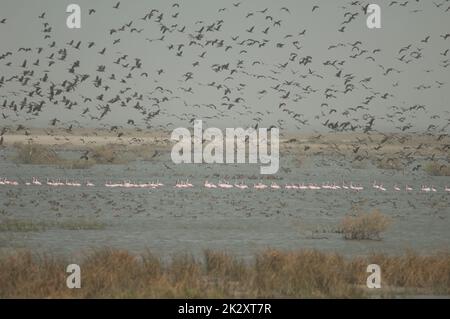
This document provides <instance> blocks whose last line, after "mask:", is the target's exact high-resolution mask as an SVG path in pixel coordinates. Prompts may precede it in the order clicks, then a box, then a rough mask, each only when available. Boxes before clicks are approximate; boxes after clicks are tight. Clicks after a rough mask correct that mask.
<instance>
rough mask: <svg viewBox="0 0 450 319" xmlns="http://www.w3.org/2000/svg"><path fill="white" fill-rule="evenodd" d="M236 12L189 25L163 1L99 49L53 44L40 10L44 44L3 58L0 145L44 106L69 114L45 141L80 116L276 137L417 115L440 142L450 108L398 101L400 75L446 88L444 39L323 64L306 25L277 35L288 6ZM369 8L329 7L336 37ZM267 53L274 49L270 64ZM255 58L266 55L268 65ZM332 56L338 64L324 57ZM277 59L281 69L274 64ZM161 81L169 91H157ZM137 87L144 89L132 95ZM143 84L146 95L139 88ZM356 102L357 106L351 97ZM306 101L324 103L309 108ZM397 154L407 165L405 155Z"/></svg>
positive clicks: (413, 10) (351, 46)
mask: <svg viewBox="0 0 450 319" xmlns="http://www.w3.org/2000/svg"><path fill="white" fill-rule="evenodd" d="M423 2H424V1H419V0H409V1H391V2H390V3H389V5H388V7H389V8H390V9H392V10H394V9H395V10H407V11H404V12H405V14H420V13H421V12H422V11H423V10H422V8H421V6H422V5H423ZM254 4H255V6H256V5H257V4H258V3H257V2H255V3H254ZM245 5H246V2H236V3H231V4H230V6H227V7H224V8H218V10H217V12H216V14H214V15H211V14H208V16H207V17H203V18H204V19H199V20H197V21H190V22H189V23H184V22H182V21H184V20H183V19H181V16H182V15H183V10H182V8H181V6H182V5H181V4H179V3H173V4H172V5H169V8H168V9H167V10H165V11H163V10H160V9H156V8H153V9H148V11H147V12H142V13H141V16H139V17H137V18H135V19H132V20H130V21H128V22H126V23H124V24H119V25H117V26H114V27H111V28H109V29H108V30H106V33H107V36H106V37H105V39H106V40H104V41H106V43H97V42H96V41H93V40H88V39H86V40H74V39H72V40H68V41H64V42H62V41H60V40H57V39H56V38H55V36H54V29H55V25H52V24H51V22H50V20H49V19H48V16H47V12H42V13H41V14H38V15H37V16H36V18H37V19H38V21H39V23H40V26H41V30H40V36H41V37H42V42H41V45H40V46H38V47H20V48H18V49H16V50H6V51H4V52H0V63H1V64H0V70H1V74H0V105H1V110H2V111H1V112H2V117H1V120H2V121H3V122H6V123H7V124H8V125H6V126H4V127H3V129H2V130H1V140H0V144H1V143H2V142H3V135H4V134H5V133H6V132H9V131H12V132H24V133H25V134H26V135H30V133H29V131H28V128H27V127H26V123H33V121H34V120H36V119H38V118H39V117H40V116H42V114H43V113H45V111H46V110H47V109H49V110H53V111H56V110H57V114H64V112H68V114H70V118H71V120H69V121H66V120H64V119H63V117H60V118H58V117H53V118H52V119H50V121H49V123H48V124H49V125H48V126H49V129H50V133H49V134H52V133H51V132H52V131H51V129H52V128H61V127H62V128H64V129H65V130H66V131H67V133H70V132H71V131H72V129H74V128H76V127H83V123H82V120H83V121H84V120H87V121H88V122H90V123H97V126H100V127H104V128H107V129H108V130H109V131H111V132H113V133H114V134H117V136H118V137H119V138H120V137H122V136H123V135H124V134H125V133H124V131H125V129H127V128H132V127H134V128H137V129H141V128H142V127H145V128H146V129H167V128H169V127H173V126H174V123H172V122H171V121H173V120H174V119H177V120H179V121H183V122H185V123H190V124H192V123H193V121H194V120H195V119H198V118H202V119H203V120H206V121H207V120H214V119H217V120H223V121H224V122H227V121H230V122H231V121H232V122H233V123H234V122H235V121H236V120H237V119H245V121H247V122H248V123H250V125H249V126H251V127H254V128H258V127H259V126H260V125H262V123H265V121H271V124H270V125H271V127H272V126H275V127H278V128H280V130H282V129H283V128H284V127H287V126H288V124H289V123H290V124H289V125H294V127H295V128H297V129H304V128H308V127H310V126H311V125H312V123H313V122H317V123H320V125H321V127H322V128H324V129H325V130H326V131H331V132H363V133H372V132H377V123H383V124H385V123H390V124H391V125H392V127H393V128H394V129H395V130H397V131H399V132H403V133H412V132H414V131H415V130H416V126H415V121H416V120H418V119H420V120H421V121H424V120H428V121H429V125H428V127H427V128H426V130H425V133H428V134H430V135H434V136H436V139H437V141H441V140H442V139H444V138H446V137H448V132H449V127H450V111H449V110H444V111H443V112H440V113H433V112H432V110H431V108H429V107H428V106H427V105H423V104H414V105H404V104H405V103H404V101H402V93H401V92H400V91H401V90H402V89H401V86H402V83H401V81H400V80H399V79H400V78H401V74H402V73H403V72H404V71H405V69H407V68H412V67H415V68H418V69H420V68H422V72H423V74H426V75H427V78H428V79H430V78H433V79H434V80H430V81H429V80H424V82H423V83H422V84H420V85H417V86H414V87H413V88H410V89H412V90H416V91H420V92H422V91H424V92H425V91H427V90H430V89H434V90H440V92H444V91H445V90H447V85H448V84H447V83H446V82H444V81H443V80H439V79H440V76H444V78H448V74H449V73H448V72H449V71H448V70H449V68H448V67H449V66H450V54H449V52H450V51H449V50H450V49H449V47H450V46H449V43H450V33H448V32H445V31H443V32H442V33H440V34H432V35H428V34H425V35H423V37H420V38H417V40H416V41H415V42H412V43H407V44H405V45H399V47H398V48H391V49H390V50H391V51H393V52H385V51H387V49H384V48H383V49H381V48H375V47H373V43H364V40H359V39H353V40H352V41H348V40H345V41H341V42H339V41H338V40H337V41H336V42H335V43H329V45H328V48H327V52H326V53H328V56H329V58H328V59H325V60H318V59H317V58H316V56H315V55H314V54H311V53H309V52H308V47H307V45H305V44H304V43H305V41H306V39H307V37H308V35H309V33H310V31H309V30H308V29H306V28H301V29H300V30H295V31H294V30H292V29H289V30H287V31H286V30H285V29H284V26H285V25H286V24H288V23H287V21H288V20H289V19H296V17H295V12H293V10H291V9H290V8H288V7H286V6H282V7H272V8H267V7H266V8H254V9H253V10H248V11H247V10H244V9H243V7H244V6H245ZM367 6H368V3H366V2H364V1H359V0H355V1H349V2H347V3H345V5H343V6H338V7H339V8H340V9H341V10H342V21H341V24H340V25H338V26H337V28H336V30H334V31H335V32H337V34H336V39H339V38H340V35H342V37H341V38H345V37H344V35H345V34H347V32H348V30H349V29H350V28H356V27H358V28H364V27H365V18H366V10H367ZM122 9H123V10H122ZM428 9H429V8H428ZM432 9H433V10H436V14H442V15H447V14H448V13H450V1H449V0H443V1H441V2H437V3H436V2H433V5H432ZM104 10H106V11H109V10H113V12H114V10H119V11H124V13H125V11H126V8H124V4H121V3H120V2H117V3H115V4H114V5H112V6H111V7H110V8H104ZM309 10H310V14H312V15H317V16H318V17H319V16H320V12H321V7H320V5H314V6H313V7H312V8H310V9H309ZM97 11H100V9H98V8H89V10H88V17H87V19H96V17H95V16H96V15H98V14H100V12H97ZM108 13H109V12H105V14H108ZM230 15H231V16H230ZM239 19H242V20H243V21H242V24H243V25H245V27H243V28H242V29H241V30H240V31H239V32H236V33H235V34H233V35H231V36H230V35H228V33H229V32H228V33H227V32H225V31H224V30H225V29H226V28H227V27H229V26H230V25H231V26H233V25H234V24H237V23H240V21H241V20H239ZM7 24H8V19H7V18H2V19H1V18H0V27H3V28H4V27H7ZM355 24H358V25H355ZM298 25H301V22H299V23H298ZM228 30H229V29H228ZM330 31H332V30H330ZM447 31H448V30H447ZM324 32H325V31H324ZM150 34H151V35H152V36H149V35H150ZM319 40H320V39H319ZM319 40H317V41H319ZM127 41H137V42H139V43H141V42H144V43H147V44H148V46H149V47H150V49H153V48H155V49H156V47H158V48H160V49H162V50H165V52H166V58H167V60H169V62H168V63H167V65H166V66H158V65H157V63H156V62H155V63H154V65H147V64H146V63H145V62H144V60H145V59H144V58H142V57H139V56H136V55H135V53H136V52H135V51H133V50H130V51H126V50H127V48H128V47H129V45H128V43H129V42H127ZM124 42H126V43H125V44H124ZM431 48H439V53H438V55H437V56H432V57H431V58H432V60H433V61H435V63H434V64H433V65H432V67H433V68H430V65H429V64H425V62H424V61H425V56H426V55H427V54H431V53H430V49H431ZM273 50H275V51H273ZM272 52H278V53H277V54H276V56H275V55H273V54H271V53H272ZM82 53H86V54H89V56H91V57H92V61H100V64H98V65H97V66H96V68H95V69H89V68H86V66H85V65H86V64H88V63H87V61H83V60H82V59H79V57H80V56H81V54H82ZM391 53H393V54H391ZM264 54H266V55H267V54H269V55H270V57H269V59H270V60H269V59H267V57H265V58H264ZM336 56H342V57H345V58H341V59H339V58H333V57H336ZM386 56H389V57H390V60H389V61H390V62H389V63H390V64H386V63H384V64H382V63H381V62H380V61H381V60H383V59H385V57H386ZM427 58H429V57H427ZM277 59H279V60H280V61H277V62H276V60H277ZM171 64H172V65H183V66H190V69H191V70H190V71H187V72H184V71H183V72H180V73H181V74H173V72H170V73H169V74H167V75H166V72H168V71H167V68H169V67H170V65H171ZM354 65H369V66H370V68H371V69H370V70H373V71H370V72H371V74H368V73H367V72H364V74H362V72H361V73H357V72H350V71H349V70H350V69H352V67H353V66H354ZM424 68H425V69H424ZM180 69H183V68H180ZM61 74H63V76H61ZM434 74H435V76H434ZM167 77H169V78H170V79H171V81H172V84H171V85H166V82H167V81H168V80H167ZM142 83H144V84H145V86H146V87H147V90H141V89H140V88H139V86H140V85H142ZM150 85H152V86H153V87H152V88H151V90H148V88H149V86H150ZM255 85H257V86H260V87H259V88H257V89H254V88H253V86H255ZM385 85H387V87H389V89H386V88H385V87H384V86H385ZM204 90H207V91H206V92H208V94H205V91H204ZM403 94H404V93H403ZM360 95H361V96H362V99H361V100H359V101H358V100H357V99H358V97H359V96H360ZM202 96H214V98H213V100H212V101H209V102H208V103H200V102H196V101H200V100H202V99H203V98H202ZM268 97H275V98H276V99H277V100H278V102H277V103H276V105H274V106H273V107H272V108H271V109H270V110H265V109H264V108H261V109H259V106H257V105H255V104H256V103H259V104H264V101H265V98H268ZM252 98H255V99H256V103H255V102H253V101H251V99H252ZM314 98H318V99H319V100H321V103H320V104H319V105H308V104H309V102H308V101H310V100H314ZM344 98H346V99H349V100H350V101H352V103H353V105H350V106H348V107H342V104H344V103H347V102H345V101H348V100H344ZM175 103H181V105H183V111H181V112H177V111H173V112H172V111H170V109H171V107H170V105H173V104H175ZM380 104H382V105H386V106H387V112H386V113H385V114H383V115H375V114H373V113H374V112H371V109H373V108H376V107H377V106H378V105H380ZM400 104H403V105H400ZM306 105H308V106H307V107H306ZM347 105H348V104H347ZM305 108H306V109H309V110H314V112H315V114H314V115H313V116H311V117H309V116H307V115H306V113H307V112H303V111H302V110H303V109H305ZM113 114H121V115H120V116H119V118H121V119H122V121H123V123H121V124H111V123H112V119H113V118H114V116H113ZM445 116H447V117H448V118H445ZM164 119H165V120H164ZM13 123H17V124H16V126H14V124H13ZM24 123H25V124H24ZM319 136H320V135H319ZM402 138H405V137H397V136H393V135H389V134H386V135H385V138H384V139H382V141H381V143H380V144H379V145H378V146H377V147H378V149H376V150H379V149H380V148H382V147H383V146H384V143H386V142H389V141H391V140H393V139H402ZM360 142H361V143H364V142H367V140H365V139H361V140H360ZM400 142H401V141H400ZM441 147H442V148H441V149H440V150H439V151H442V152H444V153H448V151H449V150H450V144H447V145H442V146H441ZM353 153H354V154H355V160H362V159H364V158H365V157H366V155H367V154H366V155H364V154H361V153H360V152H359V147H358V146H356V147H355V148H354V149H353ZM402 155H405V157H406V159H407V160H408V159H411V157H410V156H408V154H402ZM409 155H411V154H409ZM433 157H434V155H432V158H433Z"/></svg>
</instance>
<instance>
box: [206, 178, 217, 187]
mask: <svg viewBox="0 0 450 319" xmlns="http://www.w3.org/2000/svg"><path fill="white" fill-rule="evenodd" d="M205 187H206V188H217V185H215V184H212V183H209V182H208V181H207V180H206V181H205Z"/></svg>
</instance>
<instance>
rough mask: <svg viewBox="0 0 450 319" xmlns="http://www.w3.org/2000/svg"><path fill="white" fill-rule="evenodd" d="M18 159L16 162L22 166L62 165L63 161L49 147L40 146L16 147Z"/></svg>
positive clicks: (16, 145)
mask: <svg viewBox="0 0 450 319" xmlns="http://www.w3.org/2000/svg"><path fill="white" fill-rule="evenodd" d="M14 147H15V149H16V157H15V158H14V160H15V161H16V162H18V163H20V164H60V163H61V162H62V159H61V158H60V157H59V156H58V154H57V153H56V152H55V151H54V150H53V149H51V148H50V147H48V146H44V145H39V144H33V143H30V144H20V143H17V144H15V145H14Z"/></svg>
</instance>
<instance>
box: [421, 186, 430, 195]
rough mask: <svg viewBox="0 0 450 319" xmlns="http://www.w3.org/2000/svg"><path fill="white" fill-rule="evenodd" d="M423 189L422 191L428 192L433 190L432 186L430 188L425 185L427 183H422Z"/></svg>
mask: <svg viewBox="0 0 450 319" xmlns="http://www.w3.org/2000/svg"><path fill="white" fill-rule="evenodd" d="M421 190H422V192H425V193H428V192H430V191H431V188H430V187H427V186H425V185H422V188H421Z"/></svg>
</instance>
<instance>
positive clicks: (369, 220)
mask: <svg viewBox="0 0 450 319" xmlns="http://www.w3.org/2000/svg"><path fill="white" fill-rule="evenodd" d="M390 223H391V219H390V218H389V217H387V216H385V215H383V214H382V213H381V212H380V211H379V210H377V209H375V210H373V211H372V212H370V213H363V212H360V213H357V214H356V216H345V217H344V219H343V220H342V222H341V227H340V231H341V232H342V233H343V234H344V238H345V239H357V240H362V239H372V240H373V239H375V240H380V239H381V237H380V235H381V233H382V232H384V231H385V230H386V229H387V228H388V226H389V225H390Z"/></svg>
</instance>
